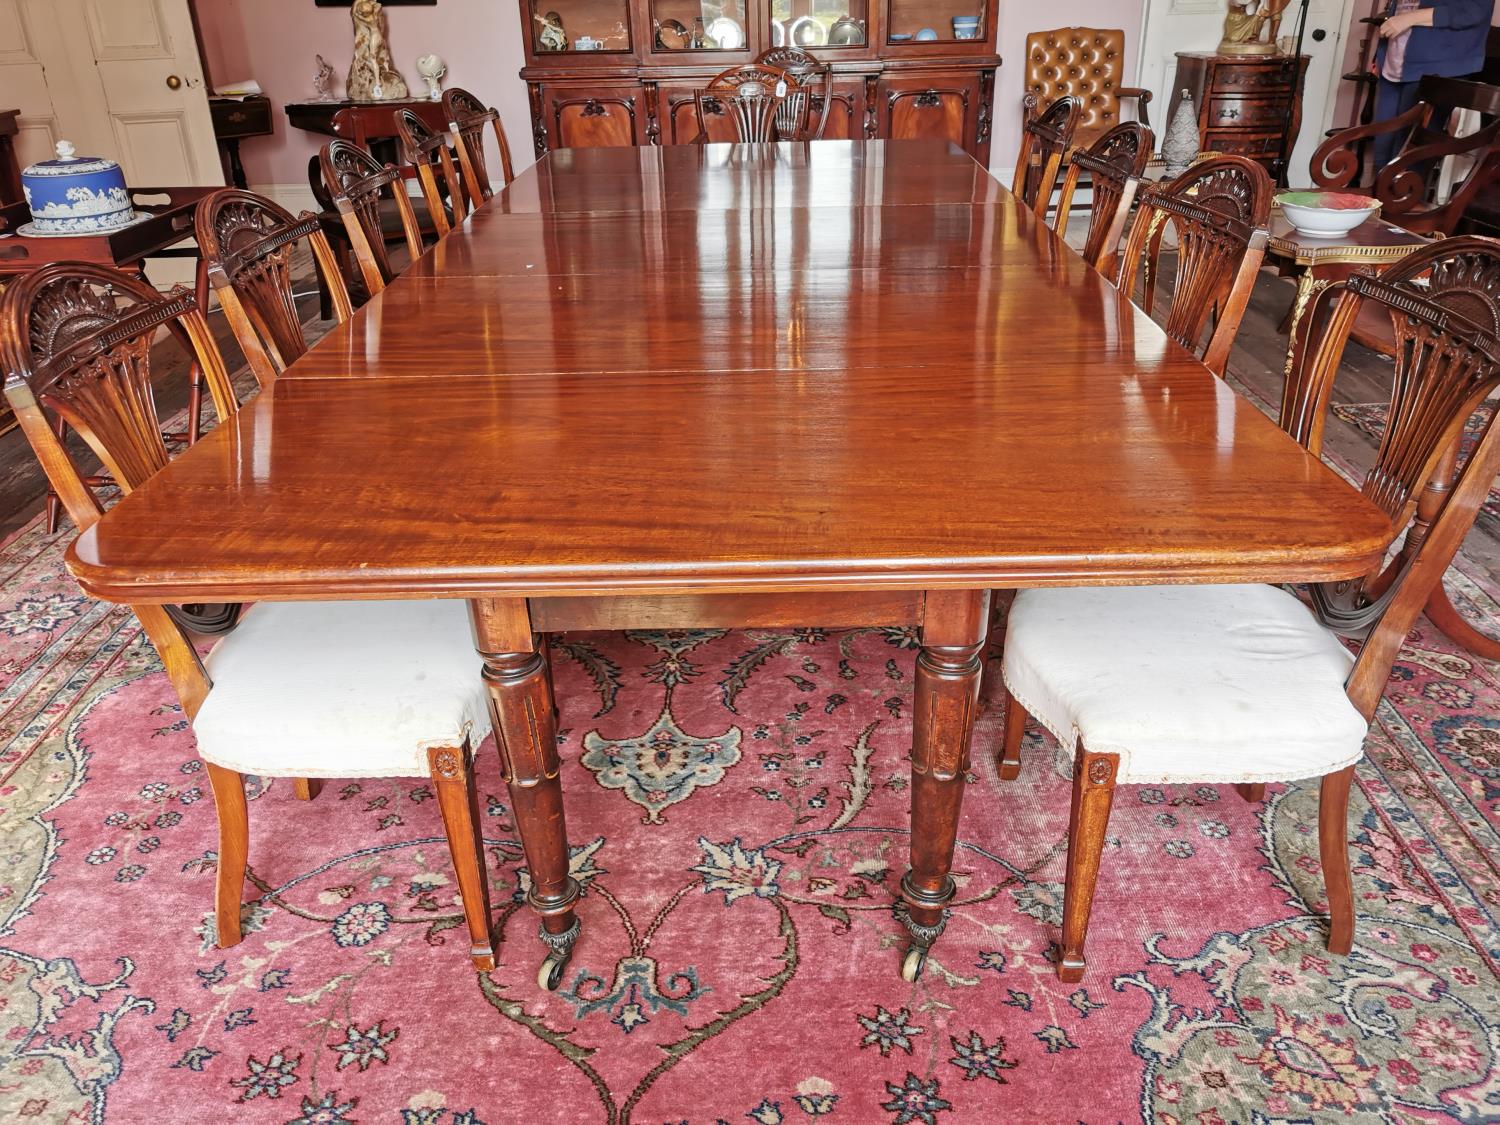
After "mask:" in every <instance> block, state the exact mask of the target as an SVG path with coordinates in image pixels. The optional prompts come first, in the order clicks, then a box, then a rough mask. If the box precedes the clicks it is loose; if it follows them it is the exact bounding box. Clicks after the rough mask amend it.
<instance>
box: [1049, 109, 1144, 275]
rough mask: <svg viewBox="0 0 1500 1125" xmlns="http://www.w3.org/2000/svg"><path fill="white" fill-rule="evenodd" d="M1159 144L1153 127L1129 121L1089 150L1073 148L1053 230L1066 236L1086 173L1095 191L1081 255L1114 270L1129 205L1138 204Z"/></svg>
mask: <svg viewBox="0 0 1500 1125" xmlns="http://www.w3.org/2000/svg"><path fill="white" fill-rule="evenodd" d="M1155 143H1156V138H1155V137H1154V136H1153V134H1152V132H1151V130H1150V129H1148V128H1146V126H1144V125H1138V124H1136V123H1135V122H1133V121H1127V122H1125V123H1123V124H1120V125H1116V126H1115V127H1114V128H1113V129H1111V130H1110V131H1109V132H1107V133H1105V134H1104V136H1102V137H1100V138H1099V139H1098V140H1097V141H1095V142H1094V144H1093V146H1092V147H1091V148H1090V149H1089V150H1088V151H1087V152H1074V153H1073V156H1072V159H1071V160H1070V162H1069V164H1068V174H1067V175H1066V176H1065V177H1063V186H1062V193H1061V194H1060V195H1059V196H1058V199H1057V219H1056V220H1055V222H1054V223H1053V229H1054V230H1056V231H1057V233H1058V234H1059V235H1061V234H1064V233H1065V232H1066V230H1067V226H1068V216H1069V214H1070V213H1071V212H1072V209H1073V196H1074V193H1075V192H1076V191H1077V190H1078V181H1079V179H1080V178H1081V177H1082V175H1083V174H1084V173H1085V172H1087V173H1088V177H1089V184H1090V187H1091V189H1092V192H1093V200H1092V202H1091V204H1090V208H1089V229H1088V234H1087V235H1086V236H1085V238H1084V242H1083V258H1084V261H1086V262H1088V263H1089V265H1091V266H1093V267H1094V268H1095V269H1097V270H1100V271H1101V272H1104V273H1110V274H1112V273H1113V272H1114V269H1115V264H1114V263H1115V257H1116V255H1117V254H1118V253H1119V250H1120V239H1121V238H1122V237H1123V236H1124V233H1125V223H1126V220H1127V219H1128V218H1129V217H1130V209H1131V207H1133V206H1134V205H1135V197H1136V192H1137V191H1138V190H1139V188H1140V183H1141V179H1140V178H1141V173H1143V172H1144V171H1145V170H1146V162H1147V161H1148V160H1150V159H1151V152H1152V149H1153V147H1154V145H1155Z"/></svg>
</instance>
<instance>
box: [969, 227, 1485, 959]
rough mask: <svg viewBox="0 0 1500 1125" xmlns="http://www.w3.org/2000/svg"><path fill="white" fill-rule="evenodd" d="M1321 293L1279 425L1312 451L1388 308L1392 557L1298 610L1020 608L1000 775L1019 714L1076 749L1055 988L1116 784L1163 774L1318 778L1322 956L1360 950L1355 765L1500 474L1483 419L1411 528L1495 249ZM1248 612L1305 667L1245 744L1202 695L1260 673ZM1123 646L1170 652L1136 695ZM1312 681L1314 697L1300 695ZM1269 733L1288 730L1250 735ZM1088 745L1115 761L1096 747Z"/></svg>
mask: <svg viewBox="0 0 1500 1125" xmlns="http://www.w3.org/2000/svg"><path fill="white" fill-rule="evenodd" d="M1325 297H1326V298H1327V299H1328V300H1330V301H1332V302H1334V307H1333V310H1332V313H1331V315H1330V317H1329V320H1328V322H1327V323H1328V327H1327V330H1326V332H1325V334H1324V335H1323V337H1322V339H1321V341H1320V342H1319V344H1318V346H1317V348H1316V349H1313V350H1310V351H1309V352H1307V353H1305V358H1304V359H1303V361H1302V362H1301V364H1300V365H1299V367H1298V368H1296V369H1295V370H1294V371H1293V373H1292V377H1291V378H1290V379H1288V381H1287V384H1286V389H1285V391H1284V395H1283V400H1282V409H1281V425H1282V427H1283V429H1285V430H1286V431H1287V432H1288V433H1289V434H1291V435H1292V436H1293V437H1294V438H1296V439H1297V440H1298V441H1299V442H1301V443H1302V444H1303V445H1304V446H1306V447H1307V448H1308V449H1310V450H1311V451H1313V452H1317V451H1318V449H1319V447H1320V445H1321V442H1322V436H1323V427H1324V423H1325V420H1326V414H1327V410H1328V404H1329V398H1330V395H1331V393H1332V390H1333V382H1334V377H1335V376H1336V374H1337V372H1338V368H1339V364H1340V362H1341V360H1342V358H1343V353H1344V348H1345V346H1346V345H1347V343H1348V341H1349V337H1350V334H1351V332H1352V330H1353V327H1354V323H1355V321H1356V319H1357V318H1358V316H1359V314H1360V312H1361V310H1362V309H1371V310H1378V311H1381V312H1384V313H1385V314H1386V315H1388V316H1389V318H1390V320H1391V324H1392V328H1393V330H1394V333H1395V338H1396V341H1397V349H1396V357H1395V365H1396V371H1395V377H1394V379H1393V380H1392V389H1391V399H1390V415H1389V416H1390V418H1391V419H1392V423H1391V425H1390V427H1389V429H1388V431H1387V433H1386V435H1385V437H1384V438H1383V439H1382V441H1381V444H1380V448H1379V450H1378V452H1377V454H1376V458H1375V463H1374V465H1373V467H1372V468H1371V469H1370V471H1369V472H1368V473H1367V474H1366V476H1365V479H1364V481H1363V482H1362V484H1361V491H1362V492H1363V494H1364V495H1365V496H1366V497H1367V498H1368V499H1370V500H1371V501H1372V502H1373V503H1374V504H1375V505H1376V506H1377V507H1379V508H1380V509H1381V510H1382V511H1383V512H1385V513H1386V514H1387V515H1388V516H1389V517H1390V542H1391V543H1392V544H1395V543H1397V542H1398V541H1400V542H1402V547H1401V550H1400V551H1399V552H1398V553H1397V554H1396V555H1395V557H1394V559H1393V560H1392V561H1391V562H1390V563H1388V564H1387V565H1386V566H1384V567H1383V568H1382V569H1379V570H1377V571H1376V572H1374V573H1372V574H1370V575H1368V576H1366V577H1365V578H1362V579H1354V580H1350V581H1344V582H1337V583H1324V584H1317V585H1313V586H1311V587H1310V594H1311V603H1312V604H1311V609H1310V610H1309V608H1308V607H1307V606H1304V605H1303V604H1302V603H1300V602H1299V601H1297V600H1296V599H1295V598H1293V597H1292V596H1291V595H1289V594H1286V593H1285V592H1284V591H1281V590H1279V589H1277V588H1275V587H1249V586H1220V587H1200V588H1198V590H1197V591H1196V592H1194V593H1189V594H1184V593H1182V592H1181V591H1188V590H1191V588H1187V587H1182V588H1177V589H1176V590H1174V588H1172V587H1147V588H1138V589H1135V590H1129V589H1115V590H1096V591H1075V590H1026V591H1023V592H1022V593H1020V594H1019V595H1017V597H1016V600H1015V603H1014V604H1013V606H1012V610H1011V617H1010V628H1009V630H1008V635H1007V637H1006V649H1005V656H1004V671H1005V681H1006V688H1007V690H1008V691H1009V693H1010V701H1009V705H1008V708H1007V711H1006V725H1005V734H1004V745H1003V746H1002V748H1001V751H1000V755H999V759H1000V774H1001V777H1002V778H1007V779H1008V778H1013V777H1015V776H1016V774H1017V772H1018V771H1019V767H1020V747H1021V740H1022V735H1023V732H1024V726H1025V721H1026V718H1027V716H1028V712H1030V713H1031V714H1032V715H1034V716H1035V717H1036V718H1037V719H1038V721H1039V722H1041V724H1042V725H1043V726H1045V727H1046V728H1047V729H1049V730H1050V731H1052V732H1053V734H1054V735H1056V736H1057V737H1059V738H1061V739H1063V741H1064V745H1069V746H1070V747H1073V748H1074V752H1075V759H1074V782H1073V806H1072V807H1073V814H1072V819H1071V823H1070V835H1069V840H1068V870H1067V876H1066V884H1065V890H1064V896H1063V897H1064V904H1063V932H1062V948H1061V956H1060V958H1059V961H1058V975H1059V976H1060V977H1062V979H1064V980H1066V981H1076V980H1079V979H1080V978H1081V977H1082V975H1083V971H1084V967H1085V960H1084V943H1085V939H1086V937H1087V932H1088V923H1089V917H1090V914H1091V912H1092V907H1093V897H1094V885H1095V881H1096V878H1097V875H1098V871H1099V866H1100V861H1101V856H1102V852H1103V847H1104V839H1105V829H1106V826H1107V824H1108V818H1109V809H1110V803H1111V801H1112V798H1113V793H1114V788H1115V785H1116V784H1117V783H1118V782H1126V783H1129V782H1147V781H1160V780H1162V779H1163V777H1170V778H1171V780H1174V781H1179V782H1198V781H1207V782H1215V783H1221V784H1222V783H1228V784H1233V785H1235V786H1236V788H1238V789H1239V790H1240V792H1241V795H1243V796H1244V797H1246V798H1247V799H1250V800H1255V799H1258V798H1259V797H1260V796H1261V794H1262V793H1263V792H1264V783H1265V782H1266V781H1287V780H1292V779H1296V778H1302V777H1320V778H1321V780H1320V782H1319V785H1320V795H1319V813H1318V848H1319V856H1320V858H1321V861H1322V868H1323V876H1324V882H1325V887H1326V891H1327V897H1328V903H1329V915H1330V917H1329V930H1328V948H1329V950H1330V951H1331V952H1333V953H1337V954H1344V953H1348V952H1349V950H1350V949H1351V947H1352V944H1353V940H1354V922H1355V918H1354V898H1353V891H1352V884H1351V878H1350V869H1349V850H1348V831H1349V828H1348V807H1349V792H1350V785H1351V783H1352V780H1353V776H1354V765H1355V763H1356V762H1357V761H1358V759H1359V758H1360V757H1361V755H1362V753H1363V743H1364V739H1365V736H1366V734H1367V732H1368V728H1369V724H1370V722H1371V721H1373V719H1374V716H1375V711H1376V708H1377V707H1378V706H1379V704H1380V700H1381V696H1382V694H1383V692H1384V690H1385V687H1386V684H1387V683H1388V682H1389V679H1390V673H1391V668H1392V666H1393V665H1394V663H1395V660H1396V657H1397V655H1398V654H1399V652H1400V649H1401V645H1402V642H1403V641H1404V640H1405V638H1406V635H1407V633H1408V632H1409V631H1410V629H1411V627H1412V625H1413V624H1414V623H1415V621H1416V618H1417V615H1418V614H1419V613H1420V612H1421V611H1422V608H1423V606H1424V605H1425V604H1426V603H1427V601H1428V600H1429V598H1430V597H1431V595H1432V591H1433V590H1434V589H1435V588H1436V587H1437V585H1438V584H1439V583H1440V582H1441V581H1442V576H1443V573H1444V572H1445V571H1446V570H1447V569H1448V566H1449V565H1450V564H1451V562H1452V561H1453V557H1454V555H1455V554H1456V553H1457V551H1458V547H1459V545H1460V544H1461V543H1462V541H1463V538H1464V536H1465V535H1466V534H1467V533H1468V531H1469V529H1470V528H1471V527H1472V526H1473V524H1474V519H1475V516H1476V515H1477V514H1478V511H1479V508H1480V505H1481V504H1482V503H1483V502H1484V500H1485V498H1486V496H1487V495H1488V493H1489V489H1490V485H1491V483H1492V482H1493V481H1494V479H1495V474H1496V472H1497V471H1500V426H1497V425H1496V423H1495V421H1494V419H1493V418H1491V420H1490V421H1489V422H1488V423H1487V424H1486V425H1485V428H1484V430H1483V432H1482V433H1481V434H1480V436H1479V438H1478V442H1477V444H1476V446H1475V448H1474V449H1473V451H1472V452H1471V453H1470V454H1469V456H1468V459H1467V460H1466V461H1465V462H1464V463H1463V464H1462V465H1460V466H1458V467H1457V469H1456V471H1455V473H1454V474H1453V475H1452V476H1451V478H1446V479H1450V480H1451V488H1450V489H1448V490H1447V492H1446V493H1445V494H1444V496H1443V497H1442V500H1441V502H1440V503H1439V505H1438V506H1437V508H1436V510H1435V511H1433V512H1431V513H1429V514H1430V515H1431V516H1432V518H1431V519H1430V521H1426V522H1424V520H1422V519H1419V518H1417V517H1418V497H1419V494H1420V493H1421V491H1422V489H1423V487H1424V485H1425V484H1426V482H1428V481H1430V480H1432V479H1434V476H1435V475H1441V474H1442V472H1443V469H1444V466H1445V465H1446V464H1450V463H1451V458H1452V456H1453V451H1454V450H1456V449H1457V448H1458V446H1459V443H1460V442H1461V440H1462V438H1463V432H1464V428H1465V425H1466V423H1467V422H1468V421H1469V419H1470V418H1471V417H1472V416H1473V415H1474V413H1475V411H1476V410H1477V409H1478V408H1479V407H1480V406H1481V405H1482V404H1483V403H1484V401H1485V399H1486V398H1487V397H1489V395H1490V394H1491V393H1492V392H1494V391H1495V390H1496V389H1497V388H1500V241H1495V240H1492V239H1484V238H1473V237H1466V238H1454V239H1447V240H1444V241H1441V242H1438V243H1435V244H1433V245H1432V246H1429V247H1423V248H1422V249H1420V250H1418V251H1416V252H1415V253H1414V254H1412V255H1410V256H1409V257H1407V258H1405V259H1403V260H1402V261H1400V262H1397V263H1395V264H1394V265H1392V266H1390V267H1388V268H1387V269H1386V270H1385V271H1383V272H1382V273H1381V274H1379V275H1378V276H1376V277H1365V276H1356V277H1354V278H1351V279H1350V280H1348V281H1347V282H1341V283H1338V285H1337V286H1335V287H1333V288H1332V289H1330V291H1328V292H1327V293H1325V294H1324V295H1322V296H1320V298H1319V299H1320V300H1322V299H1324V298H1325ZM1403 537H1404V538H1403ZM1184 597H1193V598H1195V604H1194V605H1193V606H1192V607H1191V608H1192V612H1191V613H1185V612H1184V611H1183V608H1182V606H1180V605H1174V604H1173V601H1174V599H1181V598H1184ZM1247 599H1248V603H1247ZM1084 603H1087V604H1084ZM1245 604H1253V605H1254V606H1255V607H1256V608H1257V610H1258V611H1259V612H1260V613H1262V614H1268V615H1276V616H1277V617H1278V621H1277V622H1276V629H1277V632H1276V640H1275V643H1276V644H1277V645H1278V646H1279V649H1280V650H1284V651H1285V652H1287V653H1288V655H1287V656H1286V657H1285V659H1287V660H1296V661H1299V662H1300V663H1299V664H1298V670H1297V672H1296V673H1294V674H1293V676H1292V678H1291V680H1290V681H1288V680H1285V679H1284V680H1283V682H1281V683H1280V684H1279V685H1278V691H1277V692H1276V693H1274V695H1272V696H1269V697H1268V698H1267V699H1266V700H1265V702H1264V704H1263V706H1262V707H1261V709H1260V713H1258V714H1256V715H1255V716H1254V718H1253V722H1254V729H1252V730H1250V731H1248V732H1247V735H1248V738H1249V739H1250V740H1251V741H1250V742H1249V744H1248V745H1243V744H1242V738H1243V737H1244V736H1241V735H1240V734H1239V732H1238V731H1236V730H1235V729H1234V728H1235V727H1236V724H1239V725H1240V726H1241V727H1243V724H1244V723H1245V722H1246V716H1247V712H1246V709H1245V707H1244V700H1243V697H1240V698H1239V699H1238V700H1236V701H1229V702H1227V703H1224V704H1221V708H1222V710H1223V713H1218V711H1217V710H1216V708H1215V706H1214V705H1213V701H1212V700H1210V701H1208V702H1207V703H1206V704H1205V703H1203V702H1202V700H1203V696H1201V695H1199V694H1197V693H1196V688H1195V684H1199V683H1200V682H1203V683H1206V682H1207V679H1208V678H1212V677H1218V678H1221V679H1222V680H1223V682H1230V681H1231V680H1232V681H1233V682H1248V681H1249V680H1251V679H1254V677H1255V671H1254V670H1252V668H1251V665H1252V664H1255V665H1256V667H1258V668H1260V669H1261V670H1264V668H1265V662H1264V658H1263V657H1260V658H1256V657H1250V658H1247V657H1246V656H1245V653H1244V650H1243V648H1242V647H1241V648H1236V644H1237V640H1238V641H1239V642H1242V641H1243V639H1244V637H1245V636H1248V635H1249V634H1247V633H1246V632H1245V630H1246V629H1252V628H1254V627H1255V626H1256V624H1257V620H1256V618H1255V615H1246V614H1244V613H1243V612H1242V611H1240V610H1236V609H1235V606H1236V605H1241V606H1243V605H1245ZM1237 613H1238V614H1239V619H1238V620H1237V619H1236V614H1237ZM1147 632H1150V633H1151V635H1150V636H1146V635H1144V634H1146V633H1147ZM1126 633H1129V634H1132V635H1133V637H1134V639H1135V641H1136V642H1138V643H1139V645H1140V648H1141V651H1143V652H1152V651H1154V652H1157V653H1161V654H1162V655H1161V656H1160V657H1151V658H1147V659H1146V660H1145V661H1144V662H1143V663H1144V665H1145V666H1143V667H1141V668H1140V669H1139V678H1140V679H1141V680H1142V683H1139V684H1132V683H1131V682H1130V680H1129V677H1125V678H1124V679H1121V678H1119V677H1116V678H1114V679H1113V680H1111V679H1110V677H1111V676H1113V674H1114V672H1113V669H1116V668H1118V661H1117V660H1113V659H1112V658H1111V652H1110V645H1111V644H1114V645H1118V644H1119V643H1122V641H1123V640H1124V635H1125V634H1126ZM1339 635H1345V636H1357V637H1361V638H1363V644H1362V645H1361V647H1360V650H1359V654H1358V656H1357V657H1350V656H1349V654H1348V653H1347V651H1345V649H1344V648H1343V646H1342V645H1341V644H1340V643H1339V642H1338V640H1337V637H1338V636H1339ZM1252 644H1253V642H1252ZM1189 648H1195V649H1196V650H1197V654H1198V655H1197V657H1196V658H1195V657H1192V656H1189V657H1184V656H1183V655H1182V653H1183V652H1184V651H1185V650H1187V649H1189ZM1294 650H1295V653H1296V655H1295V656H1293V655H1291V654H1292V653H1293V651H1294ZM1319 650H1321V652H1320V651H1319ZM1218 652H1222V653H1224V654H1225V659H1224V661H1223V662H1222V663H1218V664H1215V666H1214V667H1213V668H1212V669H1211V670H1210V671H1209V672H1208V673H1203V672H1201V671H1198V670H1197V669H1196V668H1195V667H1192V666H1189V662H1193V663H1194V664H1201V663H1204V662H1207V661H1210V660H1216V659H1217V655H1205V654H1216V653H1218ZM1304 674H1305V675H1307V676H1308V677H1309V679H1311V680H1312V681H1314V682H1315V683H1316V687H1315V689H1313V690H1311V691H1306V692H1305V691H1304V690H1303V689H1304V687H1305V682H1304V681H1303V680H1302V676H1303V675H1304ZM1072 675H1077V676H1080V677H1088V678H1091V679H1092V680H1093V681H1094V682H1101V681H1109V682H1111V683H1113V684H1114V685H1115V686H1114V688H1113V689H1112V690H1111V694H1110V696H1109V698H1108V699H1107V700H1105V699H1103V698H1102V697H1100V696H1098V695H1097V694H1096V695H1093V696H1091V697H1087V698H1085V696H1086V695H1087V694H1088V693H1087V692H1085V693H1084V694H1083V695H1073V696H1070V698H1069V700H1068V701H1066V702H1061V703H1060V702H1059V700H1061V699H1062V698H1063V695H1062V694H1061V693H1060V694H1057V695H1053V693H1052V688H1051V687H1050V686H1049V685H1052V684H1057V685H1065V683H1066V681H1067V678H1068V677H1069V676H1072ZM1226 677H1227V678H1226ZM1146 680H1150V681H1151V682H1153V683H1158V684H1159V683H1167V684H1169V685H1177V686H1176V687H1175V688H1173V689H1172V690H1174V691H1180V692H1182V693H1184V694H1183V696H1182V697H1184V698H1185V697H1189V696H1190V697H1192V698H1194V699H1195V700H1200V704H1197V705H1195V708H1196V710H1198V711H1202V712H1203V713H1202V714H1201V715H1198V716H1197V717H1196V719H1194V718H1192V717H1188V718H1185V717H1184V716H1183V714H1182V709H1181V708H1177V707H1174V706H1172V705H1170V704H1164V703H1163V700H1164V698H1165V697H1163V696H1161V695H1159V694H1158V695H1157V698H1156V700H1155V705H1154V706H1153V705H1151V704H1147V705H1146V706H1144V707H1143V706H1140V705H1138V704H1135V703H1134V698H1135V697H1138V696H1139V695H1141V694H1145V695H1148V696H1149V695H1150V694H1151V693H1152V692H1153V688H1152V687H1151V686H1150V684H1147V683H1146V682H1145V681H1146ZM1211 690H1212V689H1211V688H1209V689H1206V690H1205V692H1204V693H1203V694H1204V695H1211ZM1062 692H1066V687H1063V688H1062ZM1116 711H1118V712H1120V713H1122V714H1125V715H1126V719H1125V725H1122V726H1117V727H1111V726H1110V725H1109V720H1108V719H1107V718H1105V717H1104V716H1108V715H1111V714H1112V713H1114V712H1116ZM1287 715H1290V716H1291V718H1290V719H1287V718H1285V716H1287ZM1277 723H1281V724H1282V726H1283V729H1282V730H1280V731H1276V730H1265V729H1262V726H1263V725H1264V726H1273V725H1275V724H1277ZM1153 726H1154V727H1155V729H1153ZM1126 732H1128V733H1126ZM1093 736H1097V737H1098V741H1100V742H1101V743H1103V744H1104V745H1107V746H1108V747H1109V749H1108V750H1107V751H1103V750H1095V749H1092V748H1091V747H1090V745H1089V740H1090V738H1091V737H1093ZM1292 739H1295V740H1298V741H1297V742H1296V749H1295V751H1294V752H1292V753H1291V754H1290V755H1289V754H1288V753H1287V752H1286V751H1285V749H1284V743H1285V742H1286V741H1287V740H1292ZM1189 747H1190V748H1189Z"/></svg>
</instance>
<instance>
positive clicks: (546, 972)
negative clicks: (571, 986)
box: [536, 918, 582, 992]
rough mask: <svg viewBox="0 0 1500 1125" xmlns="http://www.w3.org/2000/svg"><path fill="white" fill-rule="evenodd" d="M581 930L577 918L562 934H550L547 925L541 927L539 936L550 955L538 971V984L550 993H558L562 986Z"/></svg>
mask: <svg viewBox="0 0 1500 1125" xmlns="http://www.w3.org/2000/svg"><path fill="white" fill-rule="evenodd" d="M581 929H582V927H581V925H580V924H579V921H578V919H577V918H574V919H573V924H572V925H571V926H569V927H568V928H567V929H566V930H564V931H563V932H562V933H560V934H552V933H548V932H547V927H546V926H545V925H544V926H542V927H541V930H540V932H539V934H538V936H539V937H540V938H541V939H542V944H543V945H545V946H546V947H547V950H548V953H547V956H546V958H545V959H544V960H543V961H542V966H541V968H539V969H538V970H537V971H536V983H537V984H538V985H539V986H541V987H542V988H545V989H546V990H547V991H548V992H556V991H557V989H558V986H559V985H561V984H562V979H563V970H564V969H566V968H567V967H568V959H569V958H571V957H572V956H573V944H574V943H575V942H576V941H577V940H578V934H579V931H580V930H581Z"/></svg>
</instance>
